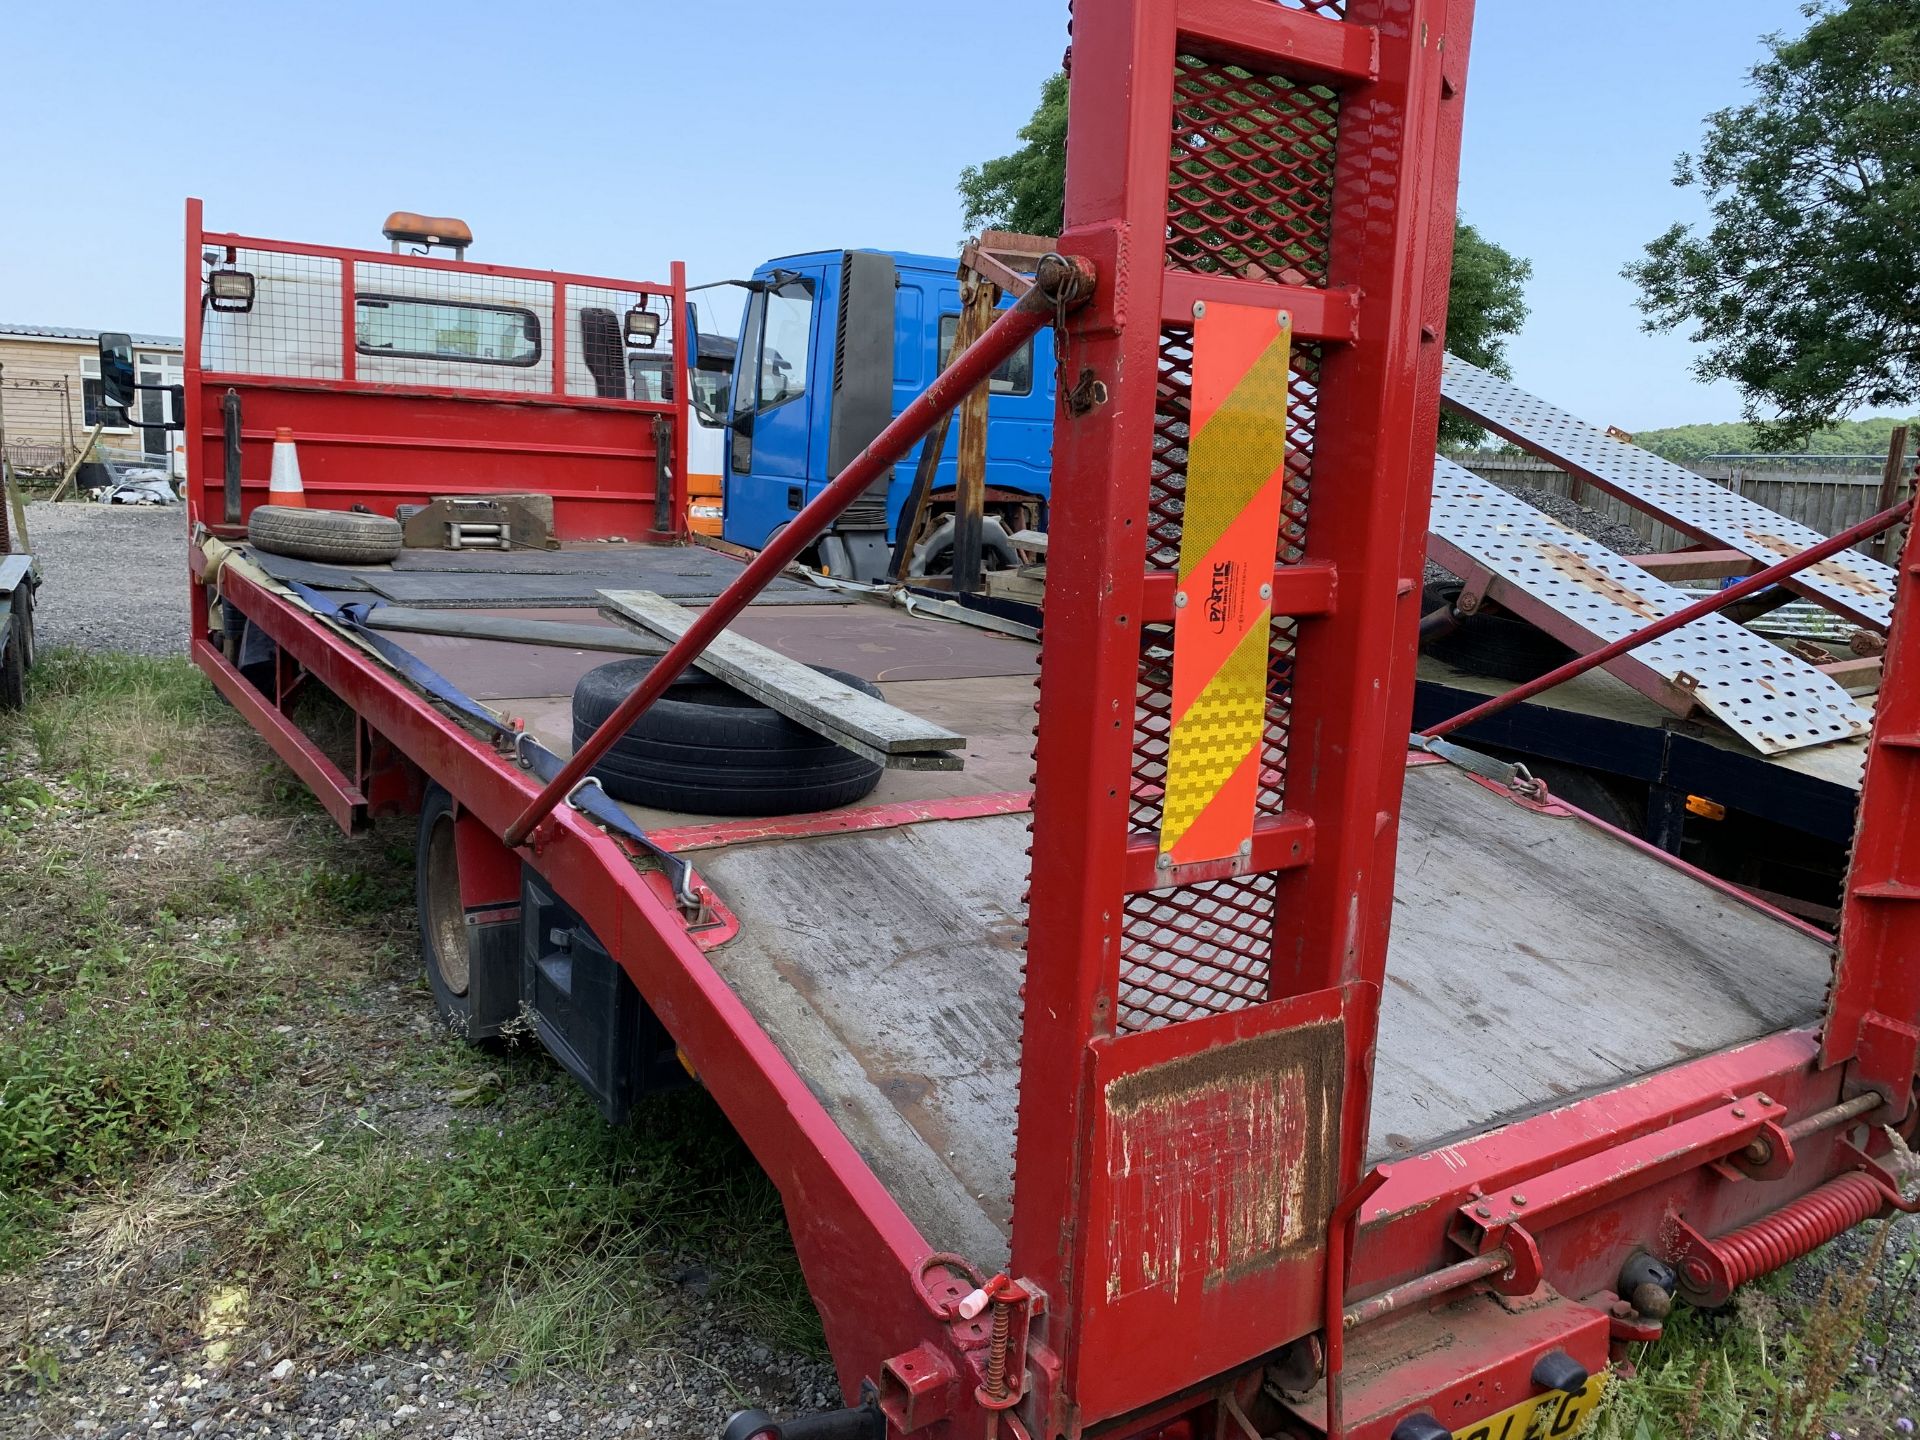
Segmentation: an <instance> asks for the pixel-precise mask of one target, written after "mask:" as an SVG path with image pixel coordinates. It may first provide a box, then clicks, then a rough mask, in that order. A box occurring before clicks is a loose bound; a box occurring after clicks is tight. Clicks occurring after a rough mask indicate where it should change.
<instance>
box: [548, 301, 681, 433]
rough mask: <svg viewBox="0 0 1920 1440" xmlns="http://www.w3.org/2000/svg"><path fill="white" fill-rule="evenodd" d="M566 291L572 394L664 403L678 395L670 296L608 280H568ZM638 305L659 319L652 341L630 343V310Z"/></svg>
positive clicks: (568, 387) (568, 372) (569, 390)
mask: <svg viewBox="0 0 1920 1440" xmlns="http://www.w3.org/2000/svg"><path fill="white" fill-rule="evenodd" d="M561 296H562V310H563V312H564V325H565V331H566V334H565V342H566V347H567V359H566V392H567V394H569V395H580V396H589V395H591V396H596V397H598V398H600V399H608V398H611V399H617V400H639V401H648V402H657V403H662V404H664V403H669V402H671V401H672V400H673V398H674V390H673V387H674V374H673V356H674V318H675V317H674V315H673V306H672V304H671V303H670V302H669V299H668V297H666V296H664V295H660V294H658V293H656V292H653V291H650V290H643V289H640V288H638V287H635V288H634V289H630V290H626V289H612V288H610V287H608V286H604V285H568V286H565V287H563V289H562V291H561ZM636 309H638V310H643V311H645V312H646V313H648V314H650V315H653V316H654V317H656V318H657V319H658V320H659V322H660V331H659V334H658V335H657V337H656V338H655V340H654V343H653V344H652V345H644V346H643V345H634V344H629V343H628V342H627V339H626V318H627V314H628V312H629V311H632V310H636Z"/></svg>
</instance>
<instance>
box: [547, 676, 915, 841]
mask: <svg viewBox="0 0 1920 1440" xmlns="http://www.w3.org/2000/svg"><path fill="white" fill-rule="evenodd" d="M656 663H657V662H656V661H655V659H654V657H652V656H641V657H639V658H638V659H634V660H616V661H615V662H614V663H613V664H611V665H602V666H600V667H599V668H598V669H596V670H589V671H588V672H587V673H586V674H585V675H583V676H581V677H580V683H579V685H578V686H576V687H575V689H574V692H573V743H574V745H575V746H576V747H578V746H580V745H583V744H585V743H586V740H587V737H588V736H589V735H591V734H592V733H593V732H594V731H595V730H597V729H599V727H600V725H601V723H602V722H603V721H604V720H606V718H607V717H608V716H609V715H611V714H612V713H613V712H614V710H615V708H616V707H618V705H619V704H620V702H621V701H622V700H624V699H626V698H627V696H628V695H630V694H631V693H632V692H633V690H634V688H635V687H636V686H637V685H639V683H640V682H641V681H642V680H643V679H645V678H646V676H647V675H648V674H649V673H651V671H652V670H653V667H654V665H655V664H656ZM814 668H815V669H817V670H818V671H819V672H820V673H821V674H822V675H827V676H830V677H832V678H833V679H835V680H838V681H839V682H840V683H841V684H843V685H850V686H852V687H853V688H854V689H856V690H860V691H864V692H865V693H866V694H868V695H872V696H875V697H876V698H877V697H878V696H879V695H880V691H879V689H878V688H877V687H876V686H873V685H870V684H869V683H867V682H866V681H865V680H861V679H859V678H858V677H856V676H853V675H848V674H846V673H845V672H844V671H840V670H829V669H827V668H826V667H825V666H823V665H822V666H815V667H814ZM880 772H881V767H880V766H878V765H876V764H874V763H873V762H872V761H871V760H868V759H866V758H865V757H863V756H860V755H855V754H853V753H852V752H850V751H847V750H843V749H841V748H840V747H839V746H838V745H836V744H834V743H833V742H832V741H831V740H828V739H826V738H825V737H823V736H821V735H817V734H815V733H814V732H813V731H811V730H809V729H807V728H806V727H805V726H804V725H798V724H795V723H794V722H793V721H792V720H789V719H788V718H787V717H786V716H784V715H782V714H780V712H779V711H777V710H774V709H771V708H770V707H768V706H765V705H762V704H761V703H760V702H759V701H757V700H754V699H751V698H749V697H748V696H746V695H743V694H741V693H740V691H738V690H735V689H734V688H733V687H732V686H731V685H726V684H723V683H722V682H721V681H718V680H715V679H714V678H713V677H712V676H710V675H707V674H706V673H705V672H703V671H700V670H690V671H688V672H687V673H686V674H685V675H682V676H681V677H680V678H679V679H678V680H676V681H674V683H673V684H672V685H671V686H669V687H668V688H667V693H666V694H665V695H662V696H661V697H660V699H659V700H657V701H656V702H655V703H654V704H653V706H652V708H651V709H649V710H648V711H647V713H646V714H644V715H642V716H641V717H640V718H639V720H637V721H635V722H634V725H633V728H632V729H630V730H628V731H627V733H626V734H625V735H623V736H621V737H620V739H619V740H617V741H616V742H615V743H614V746H613V748H612V749H611V750H609V751H608V752H607V753H606V756H605V757H604V758H603V759H602V760H601V762H600V763H599V765H597V766H595V767H594V772H593V773H594V775H595V776H596V777H597V778H598V779H599V781H600V783H601V785H602V786H603V787H605V789H606V792H607V793H608V794H609V795H611V796H613V798H614V799H616V800H625V801H627V802H628V803H630V804H634V805H646V806H649V807H651V808H653V809H656V810H672V811H676V812H678V813H680V814H686V815H805V814H812V813H814V812H816V811H820V810H832V809H834V808H836V807H838V806H841V805H851V804H852V803H853V802H854V801H856V800H860V799H864V798H865V797H866V796H867V795H869V794H871V793H872V791H873V787H874V786H876V785H878V784H879V783H880Z"/></svg>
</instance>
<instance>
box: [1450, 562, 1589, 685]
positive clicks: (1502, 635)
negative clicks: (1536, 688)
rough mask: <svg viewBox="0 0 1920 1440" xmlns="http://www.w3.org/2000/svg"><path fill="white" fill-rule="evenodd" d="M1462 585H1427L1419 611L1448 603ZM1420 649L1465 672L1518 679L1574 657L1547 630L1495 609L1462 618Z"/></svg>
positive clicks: (1537, 675) (1535, 676) (1521, 680)
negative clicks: (1453, 627)
mask: <svg viewBox="0 0 1920 1440" xmlns="http://www.w3.org/2000/svg"><path fill="white" fill-rule="evenodd" d="M1460 588H1461V587H1460V586H1459V585H1458V584H1453V585H1435V586H1428V587H1427V588H1426V589H1425V590H1424V591H1423V598H1422V604H1421V613H1422V614H1430V613H1432V611H1433V610H1435V609H1436V608H1438V607H1439V606H1440V605H1448V606H1451V605H1452V604H1453V603H1454V601H1455V600H1457V599H1458V598H1459V595H1460ZM1420 648H1421V650H1422V651H1423V652H1424V653H1426V654H1428V655H1431V656H1432V657H1433V658H1434V659H1436V660H1439V661H1441V662H1443V663H1445V664H1448V665H1451V666H1452V667H1453V668H1454V669H1456V670H1461V671H1464V672H1466V673H1467V674H1469V675H1485V676H1486V677H1488V678H1489V679H1492V680H1511V681H1514V682H1516V683H1525V682H1526V681H1528V680H1537V679H1539V678H1540V676H1542V675H1544V674H1546V673H1547V672H1548V671H1549V670H1553V669H1556V668H1558V667H1559V666H1561V665H1564V664H1566V663H1567V661H1569V660H1571V659H1572V658H1573V651H1572V650H1570V649H1568V648H1567V647H1566V646H1565V645H1563V644H1561V643H1560V642H1559V641H1558V640H1556V639H1554V638H1553V636H1551V635H1549V634H1547V632H1546V631H1544V630H1541V629H1539V628H1537V627H1536V626H1533V625H1530V624H1528V623H1527V622H1526V621H1525V620H1522V619H1520V618H1519V617H1518V616H1515V615H1508V614H1505V613H1504V612H1501V611H1497V610H1482V611H1481V612H1480V613H1479V614H1477V615H1468V616H1465V617H1463V618H1462V619H1461V620H1460V622H1459V624H1458V626H1457V627H1456V628H1455V629H1454V630H1453V631H1452V632H1451V633H1450V634H1446V635H1440V636H1436V637H1434V638H1433V639H1431V640H1428V641H1427V642H1426V643H1425V644H1423V645H1422V646H1421V647H1420Z"/></svg>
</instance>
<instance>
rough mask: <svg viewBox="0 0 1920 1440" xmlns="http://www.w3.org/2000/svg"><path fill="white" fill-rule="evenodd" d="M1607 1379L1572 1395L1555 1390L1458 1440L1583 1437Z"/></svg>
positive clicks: (1457, 1435)
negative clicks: (1580, 1435)
mask: <svg viewBox="0 0 1920 1440" xmlns="http://www.w3.org/2000/svg"><path fill="white" fill-rule="evenodd" d="M1606 1388H1607V1377H1606V1375H1605V1374H1604V1373H1603V1374H1599V1375H1596V1376H1594V1377H1593V1378H1592V1379H1591V1380H1589V1381H1587V1383H1586V1384H1585V1385H1582V1386H1581V1387H1580V1388H1579V1389H1578V1390H1575V1391H1573V1392H1572V1393H1571V1394H1569V1393H1568V1392H1567V1391H1565V1390H1555V1391H1552V1392H1551V1393H1550V1394H1546V1395H1536V1396H1535V1397H1534V1398H1533V1399H1531V1400H1527V1401H1524V1402H1523V1403H1521V1404H1519V1405H1516V1406H1514V1407H1513V1408H1512V1409H1511V1410H1502V1411H1501V1412H1500V1413H1499V1414H1498V1415H1490V1416H1488V1417H1487V1418H1486V1419H1485V1420H1476V1421H1475V1422H1474V1423H1473V1424H1471V1425H1469V1426H1467V1427H1466V1429H1464V1430H1456V1431H1454V1432H1453V1437H1454V1440H1570V1437H1572V1436H1575V1435H1579V1434H1582V1433H1583V1432H1585V1430H1586V1428H1587V1422H1588V1421H1590V1420H1592V1419H1593V1412H1594V1411H1595V1410H1597V1409H1599V1408H1600V1396H1601V1395H1602V1394H1603V1393H1604V1392H1605V1391H1606Z"/></svg>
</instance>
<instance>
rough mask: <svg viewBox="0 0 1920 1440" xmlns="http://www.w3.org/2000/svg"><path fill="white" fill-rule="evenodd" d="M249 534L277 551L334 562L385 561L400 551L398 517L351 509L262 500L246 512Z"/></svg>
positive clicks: (360, 562)
mask: <svg viewBox="0 0 1920 1440" xmlns="http://www.w3.org/2000/svg"><path fill="white" fill-rule="evenodd" d="M247 539H248V540H249V541H250V542H251V543H252V544H255V545H258V546H259V547H260V548H261V549H262V550H265V551H267V552H268V553H269V554H273V555H291V556H293V557H295V558H296V559H300V560H319V561H322V562H324V563H327V564H332V565H385V564H387V563H388V562H389V561H391V560H392V559H393V558H394V557H395V556H396V555H398V554H399V553H400V522H399V521H398V520H394V519H392V518H390V517H388V516H386V515H361V514H358V513H357V512H355V511H352V510H302V509H301V508H299V507H298V506H296V505H262V506H260V507H259V508H258V509H257V510H255V511H254V512H253V514H251V515H249V516H248V517H247Z"/></svg>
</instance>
